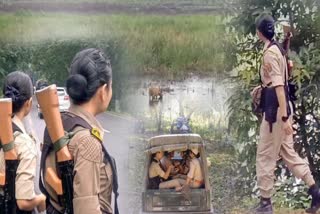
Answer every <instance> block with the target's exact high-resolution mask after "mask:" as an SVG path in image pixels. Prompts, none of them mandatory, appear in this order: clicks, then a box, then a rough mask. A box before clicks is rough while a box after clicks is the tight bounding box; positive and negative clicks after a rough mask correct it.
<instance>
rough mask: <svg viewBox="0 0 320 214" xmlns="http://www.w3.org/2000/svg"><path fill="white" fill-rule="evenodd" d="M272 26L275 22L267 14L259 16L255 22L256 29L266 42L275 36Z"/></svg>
mask: <svg viewBox="0 0 320 214" xmlns="http://www.w3.org/2000/svg"><path fill="white" fill-rule="evenodd" d="M274 25H275V21H274V19H273V17H272V16H270V15H268V14H262V15H260V16H259V17H258V19H257V21H256V28H257V29H258V30H259V31H260V32H261V33H262V35H263V36H264V37H266V38H267V39H268V40H272V38H273V37H274V35H275V30H274Z"/></svg>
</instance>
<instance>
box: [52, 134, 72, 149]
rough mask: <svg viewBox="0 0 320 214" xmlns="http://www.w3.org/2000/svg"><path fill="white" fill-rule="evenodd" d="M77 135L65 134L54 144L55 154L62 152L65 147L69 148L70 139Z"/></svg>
mask: <svg viewBox="0 0 320 214" xmlns="http://www.w3.org/2000/svg"><path fill="white" fill-rule="evenodd" d="M75 134H76V132H69V133H67V132H66V133H65V135H64V136H63V137H62V138H60V139H59V140H57V141H56V142H54V144H53V148H54V151H55V152H58V151H60V150H61V149H62V148H63V147H65V146H67V145H68V144H69V142H70V139H71V138H72V137H73V136H74V135H75Z"/></svg>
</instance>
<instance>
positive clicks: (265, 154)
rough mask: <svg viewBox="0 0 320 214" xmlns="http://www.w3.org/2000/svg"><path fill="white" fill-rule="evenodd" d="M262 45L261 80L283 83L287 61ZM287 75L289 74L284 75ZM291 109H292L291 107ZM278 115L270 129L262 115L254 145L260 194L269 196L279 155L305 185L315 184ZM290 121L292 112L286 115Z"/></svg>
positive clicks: (277, 83) (265, 83)
mask: <svg viewBox="0 0 320 214" xmlns="http://www.w3.org/2000/svg"><path fill="white" fill-rule="evenodd" d="M268 45H269V44H266V45H265V47H264V51H263V52H264V55H263V66H262V68H261V71H260V73H261V80H262V82H263V84H264V86H266V85H268V84H269V83H271V86H272V87H275V86H283V85H284V83H285V72H286V73H287V72H288V71H287V62H286V59H285V57H283V55H282V54H281V52H280V50H279V49H278V47H277V46H276V45H273V46H271V47H270V48H267V47H268ZM286 75H287V77H288V74H286ZM290 107H291V112H293V111H292V106H291V105H290ZM282 116H283V115H279V114H278V115H277V121H276V122H275V123H274V124H273V127H272V132H270V129H269V123H268V122H267V121H266V120H265V119H264V118H263V121H262V123H261V126H260V142H259V144H258V148H257V159H256V170H257V182H258V187H259V189H260V193H261V196H262V197H264V198H270V197H271V196H272V190H273V184H274V179H275V176H274V170H275V167H276V161H277V159H278V157H279V155H280V156H281V157H282V159H283V161H284V162H285V163H286V165H287V166H288V168H289V169H290V171H291V172H292V173H293V174H294V176H296V177H297V178H301V179H303V180H304V181H305V183H306V184H307V185H308V186H311V185H312V184H314V179H313V177H312V175H311V172H310V169H309V166H308V163H307V162H306V161H304V160H303V159H301V158H300V157H299V155H298V154H297V153H296V152H295V150H294V149H293V135H286V134H285V132H284V130H283V128H282V124H283V122H282V120H281V117H282ZM289 121H290V123H291V124H292V122H293V121H292V113H291V116H290V118H289Z"/></svg>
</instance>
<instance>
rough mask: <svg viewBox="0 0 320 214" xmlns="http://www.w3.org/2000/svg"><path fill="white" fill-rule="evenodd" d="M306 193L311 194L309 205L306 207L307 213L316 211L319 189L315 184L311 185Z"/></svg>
mask: <svg viewBox="0 0 320 214" xmlns="http://www.w3.org/2000/svg"><path fill="white" fill-rule="evenodd" d="M308 194H309V195H311V197H312V200H311V206H310V208H308V209H306V212H307V213H316V212H317V210H318V209H319V208H320V191H319V187H318V186H317V185H312V186H311V187H310V189H309V191H308Z"/></svg>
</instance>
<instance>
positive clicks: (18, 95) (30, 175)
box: [0, 71, 46, 212]
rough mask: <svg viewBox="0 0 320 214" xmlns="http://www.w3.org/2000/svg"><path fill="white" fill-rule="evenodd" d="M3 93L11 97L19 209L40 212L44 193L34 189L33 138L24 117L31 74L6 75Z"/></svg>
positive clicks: (1, 157) (29, 101)
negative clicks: (28, 131) (37, 192)
mask: <svg viewBox="0 0 320 214" xmlns="http://www.w3.org/2000/svg"><path fill="white" fill-rule="evenodd" d="M3 94H4V97H6V98H11V100H12V108H13V109H12V112H13V118H12V122H13V126H16V127H17V128H15V130H18V131H15V133H14V137H15V138H14V146H15V149H16V152H17V154H18V159H19V160H20V163H19V166H18V168H17V175H16V181H15V182H16V183H15V185H16V186H15V187H16V189H15V197H16V200H17V205H18V207H19V209H20V210H23V211H33V210H34V209H35V208H37V209H38V211H39V212H42V211H45V200H46V197H45V196H44V195H43V194H39V195H37V194H36V193H35V176H36V167H37V159H38V156H37V148H36V142H35V141H34V140H33V138H32V137H30V136H29V134H28V133H27V132H26V129H25V127H24V125H23V120H24V119H25V117H26V116H27V115H28V114H29V113H30V111H31V108H32V95H33V86H32V82H31V79H30V77H29V76H28V75H27V74H25V73H23V72H20V71H15V72H12V73H10V74H8V75H7V77H6V78H5V81H4V86H3ZM0 171H1V172H2V173H3V172H4V171H5V165H4V154H3V151H1V152H0Z"/></svg>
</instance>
